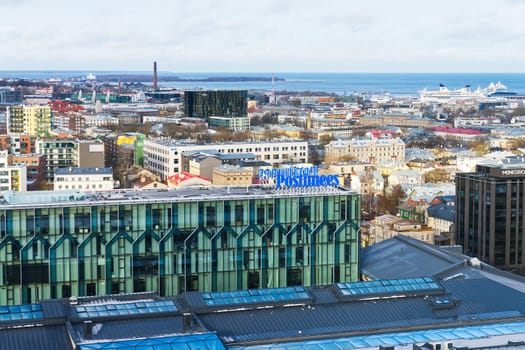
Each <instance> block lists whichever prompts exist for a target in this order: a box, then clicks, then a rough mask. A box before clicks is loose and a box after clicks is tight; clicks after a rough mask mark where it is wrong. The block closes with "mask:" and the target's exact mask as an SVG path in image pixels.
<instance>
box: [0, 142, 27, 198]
mask: <svg viewBox="0 0 525 350" xmlns="http://www.w3.org/2000/svg"><path fill="white" fill-rule="evenodd" d="M8 160H9V154H8V152H7V151H5V150H4V151H0V191H14V192H25V191H27V167H26V165H25V164H15V165H10V164H9V161H8Z"/></svg>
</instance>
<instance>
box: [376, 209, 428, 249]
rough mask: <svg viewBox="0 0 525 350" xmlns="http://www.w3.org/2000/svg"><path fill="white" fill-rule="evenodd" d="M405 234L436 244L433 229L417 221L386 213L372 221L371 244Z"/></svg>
mask: <svg viewBox="0 0 525 350" xmlns="http://www.w3.org/2000/svg"><path fill="white" fill-rule="evenodd" d="M400 234H401V235H405V236H408V237H411V238H413V239H417V240H419V241H421V242H425V243H429V244H434V241H435V240H434V238H435V235H436V234H435V232H434V230H433V229H431V228H429V227H428V226H426V225H423V224H421V223H420V222H417V221H411V220H405V219H403V218H401V217H399V216H395V215H390V214H385V215H381V216H378V217H376V218H375V219H373V220H371V221H370V238H369V239H370V244H376V243H379V242H382V241H384V240H387V239H390V238H392V237H395V236H398V235H400Z"/></svg>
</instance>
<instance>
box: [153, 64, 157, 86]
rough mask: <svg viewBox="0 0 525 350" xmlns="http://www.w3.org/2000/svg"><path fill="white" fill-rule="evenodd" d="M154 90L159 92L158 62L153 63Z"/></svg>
mask: <svg viewBox="0 0 525 350" xmlns="http://www.w3.org/2000/svg"><path fill="white" fill-rule="evenodd" d="M153 89H154V90H157V62H156V61H155V62H153Z"/></svg>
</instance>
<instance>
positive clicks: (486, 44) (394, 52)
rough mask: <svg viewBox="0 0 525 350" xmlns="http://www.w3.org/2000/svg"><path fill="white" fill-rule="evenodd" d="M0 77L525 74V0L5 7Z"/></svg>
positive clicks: (120, 1)
mask: <svg viewBox="0 0 525 350" xmlns="http://www.w3.org/2000/svg"><path fill="white" fill-rule="evenodd" d="M0 13H1V16H0V70H44V69H46V70H66V69H67V70H139V71H149V70H151V67H152V62H153V61H157V62H158V65H159V70H160V71H172V72H525V47H524V45H525V20H524V18H525V0H431V1H425V0H397V1H393V0H366V1H362V0H361V1H356V0H322V1H320V0H315V1H314V0H263V1H253V0H146V1H136V0H87V1H75V0H0Z"/></svg>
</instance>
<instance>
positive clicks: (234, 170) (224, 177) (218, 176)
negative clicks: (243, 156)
mask: <svg viewBox="0 0 525 350" xmlns="http://www.w3.org/2000/svg"><path fill="white" fill-rule="evenodd" d="M212 183H213V184H214V185H220V186H226V185H227V186H240V185H251V184H252V183H253V169H252V168H241V167H239V166H235V165H226V164H225V165H220V166H217V167H215V168H213V171H212Z"/></svg>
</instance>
